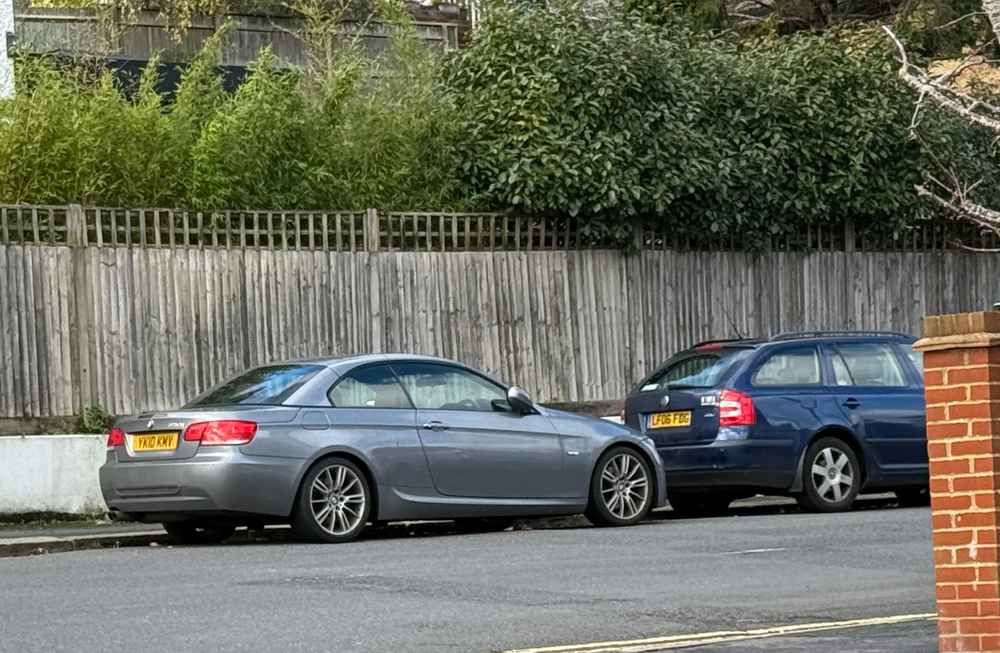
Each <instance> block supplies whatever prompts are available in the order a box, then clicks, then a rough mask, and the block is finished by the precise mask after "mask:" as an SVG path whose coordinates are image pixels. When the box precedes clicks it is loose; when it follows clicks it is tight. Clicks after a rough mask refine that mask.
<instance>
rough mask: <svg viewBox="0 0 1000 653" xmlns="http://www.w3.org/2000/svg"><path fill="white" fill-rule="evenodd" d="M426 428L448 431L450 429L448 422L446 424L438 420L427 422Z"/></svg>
mask: <svg viewBox="0 0 1000 653" xmlns="http://www.w3.org/2000/svg"><path fill="white" fill-rule="evenodd" d="M424 428H425V429H427V430H428V431H447V430H448V426H447V425H446V424H444V423H442V422H439V421H437V420H431V421H430V422H427V423H426V424H424Z"/></svg>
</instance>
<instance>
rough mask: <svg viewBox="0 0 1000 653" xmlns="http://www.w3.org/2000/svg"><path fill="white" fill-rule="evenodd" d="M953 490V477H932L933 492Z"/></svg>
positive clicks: (945, 492) (941, 492)
mask: <svg viewBox="0 0 1000 653" xmlns="http://www.w3.org/2000/svg"><path fill="white" fill-rule="evenodd" d="M949 492H951V479H950V478H944V477H936V476H935V477H932V478H931V494H948V493H949Z"/></svg>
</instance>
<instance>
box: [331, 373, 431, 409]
mask: <svg viewBox="0 0 1000 653" xmlns="http://www.w3.org/2000/svg"><path fill="white" fill-rule="evenodd" d="M329 397H330V403H331V404H332V405H333V407H334V408H413V404H411V403H410V400H409V399H408V398H407V396H406V393H405V392H404V391H403V387H402V386H401V385H399V381H398V380H397V379H396V375H395V374H393V372H392V369H391V368H390V367H389V366H388V365H373V366H370V367H362V368H360V369H356V370H351V371H350V372H348V373H347V374H345V375H344V376H343V377H341V378H340V380H338V381H337V383H336V385H334V386H333V387H332V388H331V389H330V393H329Z"/></svg>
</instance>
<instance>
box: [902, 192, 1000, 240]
mask: <svg viewBox="0 0 1000 653" xmlns="http://www.w3.org/2000/svg"><path fill="white" fill-rule="evenodd" d="M938 183H940V182H938ZM916 190H917V195H919V196H920V197H925V198H927V199H929V200H931V201H932V202H933V203H935V204H937V205H938V206H940V207H942V208H944V209H947V210H948V211H949V212H950V213H952V214H953V215H955V216H956V217H960V218H962V219H964V220H966V221H968V222H972V223H973V224H975V225H977V226H979V227H981V228H982V229H986V230H989V231H992V232H993V233H995V234H997V235H998V236H1000V211H994V210H993V209H990V208H987V207H985V206H983V205H982V204H976V203H975V202H970V201H969V200H968V199H966V198H965V196H964V193H963V192H961V191H960V190H954V191H953V194H952V197H951V198H946V197H942V196H941V195H939V194H937V193H935V192H934V191H932V190H930V189H929V188H927V187H926V186H924V185H922V184H921V185H919V186H917V187H916Z"/></svg>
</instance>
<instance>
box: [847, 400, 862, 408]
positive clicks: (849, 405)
mask: <svg viewBox="0 0 1000 653" xmlns="http://www.w3.org/2000/svg"><path fill="white" fill-rule="evenodd" d="M860 405H861V402H860V401H858V400H857V399H854V398H851V399H845V400H844V406H845V407H847V408H857V407H858V406H860Z"/></svg>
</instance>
